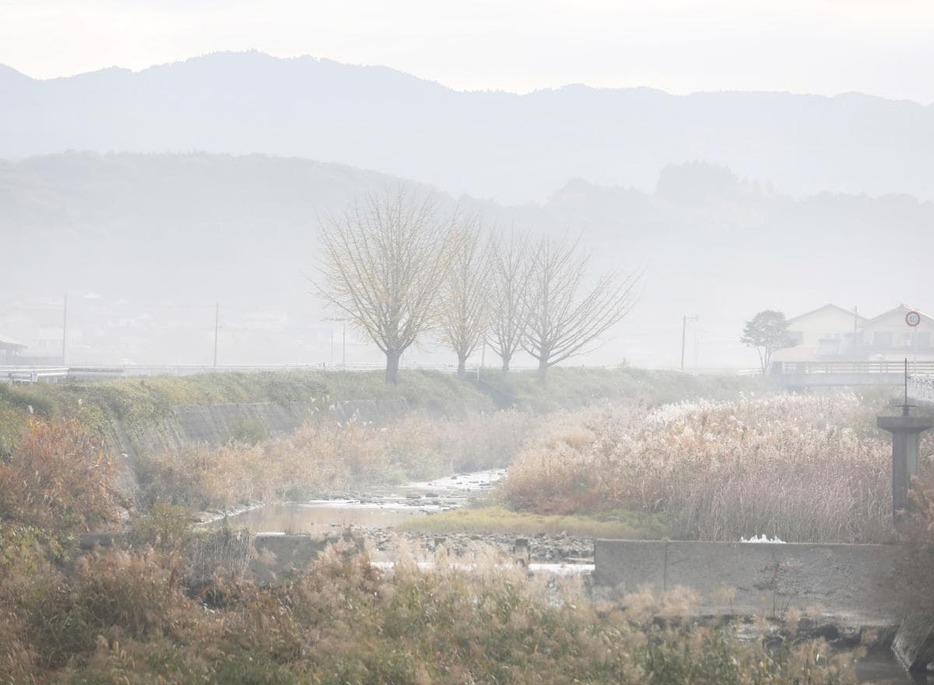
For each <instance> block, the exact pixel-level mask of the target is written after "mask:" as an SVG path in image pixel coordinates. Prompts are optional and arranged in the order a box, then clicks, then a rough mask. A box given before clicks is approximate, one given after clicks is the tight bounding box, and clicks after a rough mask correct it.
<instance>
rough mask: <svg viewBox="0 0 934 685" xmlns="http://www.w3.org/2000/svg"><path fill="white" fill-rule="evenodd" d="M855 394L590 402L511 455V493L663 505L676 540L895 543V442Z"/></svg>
mask: <svg viewBox="0 0 934 685" xmlns="http://www.w3.org/2000/svg"><path fill="white" fill-rule="evenodd" d="M874 421H875V411H874V410H873V408H872V407H870V406H868V405H866V404H864V403H862V402H861V401H860V400H859V398H857V397H856V396H854V395H848V394H847V395H833V396H824V395H809V396H792V395H781V396H773V397H764V398H758V397H746V398H743V399H740V400H737V401H726V402H705V401H700V402H689V403H682V404H672V405H666V406H663V407H660V408H657V409H651V410H637V411H633V410H632V409H623V410H616V409H613V408H605V409H589V410H585V411H582V412H579V413H576V414H573V415H570V416H567V417H565V418H563V419H562V420H561V421H560V422H556V423H555V424H554V425H551V426H550V427H549V429H548V431H547V433H546V435H544V437H540V438H538V439H535V440H534V441H532V442H531V443H529V444H528V445H527V446H526V448H525V449H524V450H523V452H522V453H521V454H520V455H519V456H518V457H517V458H516V460H515V461H513V463H512V464H511V465H510V468H509V475H508V478H507V479H506V482H505V483H504V485H503V492H502V496H503V498H504V500H505V501H506V502H507V503H508V505H509V506H511V507H514V508H518V509H523V510H532V511H539V512H550V513H568V512H578V513H579V512H600V511H611V510H638V511H643V512H663V513H664V514H666V516H667V518H668V521H669V526H670V530H671V536H672V537H675V538H679V539H701V540H739V539H740V538H743V537H745V538H749V537H752V536H754V535H766V536H768V537H779V538H781V539H782V540H785V541H788V542H863V543H869V542H888V541H891V540H892V539H893V536H894V530H893V526H892V505H891V446H890V443H889V442H888V440H887V438H886V437H885V436H884V435H883V434H881V433H879V432H878V431H876V429H875V427H874Z"/></svg>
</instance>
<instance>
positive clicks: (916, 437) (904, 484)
mask: <svg viewBox="0 0 934 685" xmlns="http://www.w3.org/2000/svg"><path fill="white" fill-rule="evenodd" d="M876 425H877V426H878V427H879V428H881V429H882V430H884V431H888V432H889V433H891V434H892V512H893V514H894V516H895V521H896V522H898V520H899V512H901V511H904V510H905V509H907V508H908V489H909V487H910V486H911V477H912V476H916V475H918V446H919V444H920V441H921V433H923V432H924V431H926V430H928V429H930V428H934V417H930V416H907V415H905V416H879V417H877V418H876Z"/></svg>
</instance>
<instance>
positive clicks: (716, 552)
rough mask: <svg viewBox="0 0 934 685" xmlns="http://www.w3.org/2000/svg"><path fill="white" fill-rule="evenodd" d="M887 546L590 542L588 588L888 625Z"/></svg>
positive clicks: (890, 573)
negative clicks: (674, 592)
mask: <svg viewBox="0 0 934 685" xmlns="http://www.w3.org/2000/svg"><path fill="white" fill-rule="evenodd" d="M894 550H895V548H894V547H891V546H887V545H839V544H838V545H831V544H761V543H742V542H696V541H674V540H671V541H666V540H661V541H644V540H598V541H597V542H596V544H595V548H594V563H595V571H594V584H595V585H596V586H598V587H602V588H615V589H617V590H618V591H620V592H633V591H636V590H638V589H640V588H642V587H647V588H649V589H651V590H652V591H653V592H655V593H661V592H665V591H667V590H671V589H673V588H675V587H678V586H682V587H688V588H692V589H694V590H696V591H697V592H698V593H700V595H701V597H702V603H703V608H704V609H706V610H710V611H728V612H734V613H762V612H765V613H766V614H780V613H782V612H784V611H785V610H787V609H789V608H791V607H796V608H799V609H803V610H805V611H810V612H813V611H815V610H818V611H820V613H821V614H822V615H824V616H827V617H840V618H858V619H861V620H864V621H868V622H874V621H878V622H880V623H889V622H891V621H892V620H894V617H895V611H896V610H895V598H894V593H893V588H894V584H895V581H896V578H895V570H894V555H895V553H894Z"/></svg>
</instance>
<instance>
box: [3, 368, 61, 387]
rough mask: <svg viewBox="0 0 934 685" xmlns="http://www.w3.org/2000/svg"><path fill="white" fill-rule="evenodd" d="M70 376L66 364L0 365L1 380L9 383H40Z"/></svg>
mask: <svg viewBox="0 0 934 685" xmlns="http://www.w3.org/2000/svg"><path fill="white" fill-rule="evenodd" d="M67 377H68V367H65V366H33V367H23V366H3V367H0V381H7V382H8V383H39V382H41V381H49V380H58V379H62V378H67Z"/></svg>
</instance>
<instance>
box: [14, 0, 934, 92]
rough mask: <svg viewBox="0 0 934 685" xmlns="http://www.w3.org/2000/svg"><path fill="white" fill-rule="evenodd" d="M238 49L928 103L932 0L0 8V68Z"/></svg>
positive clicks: (35, 68)
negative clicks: (853, 93) (852, 94)
mask: <svg viewBox="0 0 934 685" xmlns="http://www.w3.org/2000/svg"><path fill="white" fill-rule="evenodd" d="M247 49H256V50H260V51H263V52H267V53H269V54H272V55H275V56H278V57H292V56H298V55H312V56H315V57H326V58H330V59H334V60H337V61H340V62H346V63H350V64H381V65H386V66H390V67H393V68H395V69H399V70H401V71H406V72H409V73H412V74H415V75H416V76H419V77H422V78H427V79H431V80H434V81H439V82H441V83H443V84H445V85H448V86H450V87H453V88H457V89H460V90H482V89H500V90H509V91H515V92H527V91H529V90H535V89H539V88H547V87H556V86H561V85H565V84H568V83H586V84H588V85H593V86H606V87H627V86H643V85H644V86H652V87H655V88H661V89H664V90H667V91H669V92H674V93H687V92H693V91H698V90H782V91H793V92H807V93H820V94H827V95H832V94H836V93H840V92H847V91H861V92H865V93H870V94H874V95H881V96H885V97H892V98H908V99H912V100H916V101H919V102H922V103H924V104H928V103H931V102H934V1H932V0H780V1H774V0H708V1H706V2H701V1H700V0H661V1H655V0H638V1H632V0H615V1H614V0H456V1H447V0H324V1H308V0H267V1H265V2H244V1H241V0H153V1H151V2H143V1H142V0H82V1H81V2H74V1H73V0H0V64H6V65H8V66H12V67H14V68H16V69H18V70H20V71H22V72H24V73H26V74H28V75H30V76H33V77H37V78H50V77H55V76H66V75H71V74H75V73H80V72H84V71H92V70H95V69H100V68H102V67H107V66H114V65H116V66H122V67H128V68H130V69H134V70H139V69H143V68H145V67H147V66H150V65H152V64H161V63H166V62H174V61H178V60H181V59H186V58H188V57H193V56H197V55H201V54H205V53H209V52H215V51H220V50H247Z"/></svg>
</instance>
